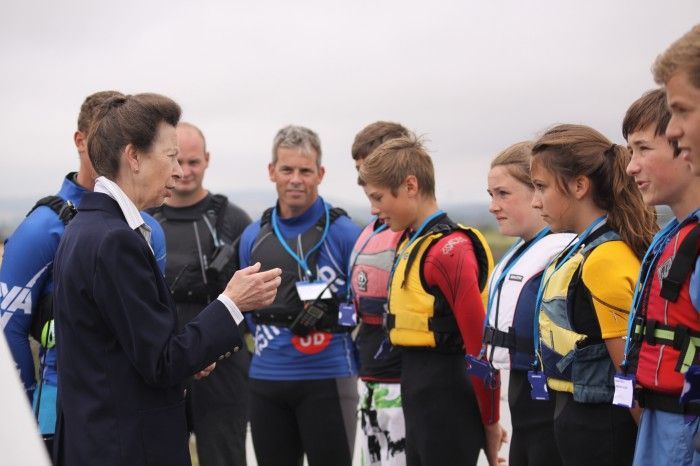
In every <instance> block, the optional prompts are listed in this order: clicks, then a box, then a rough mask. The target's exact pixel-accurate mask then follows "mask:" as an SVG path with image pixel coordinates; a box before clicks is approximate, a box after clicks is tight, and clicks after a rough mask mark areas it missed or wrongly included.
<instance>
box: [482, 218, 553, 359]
mask: <svg viewBox="0 0 700 466" xmlns="http://www.w3.org/2000/svg"><path fill="white" fill-rule="evenodd" d="M550 231H551V230H550V229H549V227H546V228H543V229H542V230H540V231H539V232H538V233H537V235H535V237H534V238H533V239H532V240H531V241H529V242H528V243H527V246H525V247H523V246H524V245H525V242H524V241H523V240H522V239H519V240H518V241H516V242H515V244H514V245H513V246H511V247H510V249H508V251H506V253H505V254H504V256H503V257H504V259H503V260H504V261H507V262H508V264H507V265H506V266H505V267H504V269H503V271H502V272H501V273H500V274H499V275H498V278H496V274H493V275H491V282H490V283H489V298H488V301H487V305H486V317H485V319H484V332H485V331H486V328H487V327H488V325H489V318H490V317H491V310H492V309H493V301H494V299H495V297H496V293H497V292H498V289H499V288H500V287H501V285H502V284H503V282H504V281H505V279H506V277H507V276H508V273H510V270H511V269H512V268H513V267H514V266H515V264H517V263H518V260H520V258H521V257H522V256H523V255H525V252H527V250H528V249H530V248H531V247H532V246H534V245H535V243H537V242H538V241H539V240H541V239H542V238H544V237H545V236H547V235H548V234H549V232H550ZM511 253H513V255H512V257H510V254H511ZM504 263H505V262H504ZM494 279H495V280H494ZM496 326H497V323H496ZM484 354H486V343H484V344H483V345H482V347H481V354H480V357H483V356H484Z"/></svg>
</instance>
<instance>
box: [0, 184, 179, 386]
mask: <svg viewBox="0 0 700 466" xmlns="http://www.w3.org/2000/svg"><path fill="white" fill-rule="evenodd" d="M86 192H87V190H86V189H85V188H83V187H82V186H80V185H78V184H76V183H75V182H73V173H69V174H68V176H66V177H65V178H64V180H63V184H62V185H61V189H60V190H59V191H58V196H59V197H60V198H62V199H64V200H67V201H70V202H72V203H73V205H75V206H78V205H79V203H80V200H81V199H82V197H83V194H85V193H86ZM141 215H142V216H143V219H144V221H145V222H146V223H147V224H148V225H149V226H150V227H151V229H152V231H153V233H152V236H151V243H152V246H153V251H154V254H155V256H156V259H157V261H158V266H159V267H160V269H161V271H164V270H165V234H164V233H163V229H162V228H161V226H160V224H159V223H158V222H157V221H156V220H155V219H154V218H153V217H151V216H150V215H148V214H146V213H143V212H142V213H141ZM64 228H65V225H63V221H62V220H61V219H60V218H59V217H58V215H57V214H56V213H55V212H54V211H53V210H52V209H51V208H50V207H48V206H42V207H39V208H37V209H35V210H34V211H33V212H32V213H31V214H30V215H29V216H28V217H27V218H25V219H24V220H23V221H22V223H21V224H20V225H19V226H18V227H17V229H16V230H15V231H14V233H12V235H11V236H10V237H9V238H8V239H7V241H6V242H5V251H4V256H3V260H2V265H1V266H0V330H2V331H3V333H4V334H5V337H6V338H7V343H8V345H9V347H10V351H11V353H12V357H13V358H14V360H15V364H16V365H17V368H18V370H19V375H20V378H21V379H22V383H23V384H24V388H25V390H27V393H28V395H29V396H30V398H31V397H32V395H33V391H34V389H35V388H36V381H35V378H34V360H33V359H32V353H31V350H30V347H29V328H30V324H31V321H32V314H33V313H34V312H36V310H37V308H38V305H39V301H40V300H41V299H42V298H43V297H44V296H46V295H48V294H49V293H51V292H52V290H53V277H52V266H53V259H54V256H55V255H56V250H57V249H58V243H59V242H60V240H61V236H62V235H63V230H64ZM39 358H40V360H41V358H45V361H44V362H45V368H44V372H43V380H44V383H47V384H49V385H56V384H57V376H56V349H55V347H54V348H52V349H50V350H48V351H43V350H42V351H41V352H40V355H39Z"/></svg>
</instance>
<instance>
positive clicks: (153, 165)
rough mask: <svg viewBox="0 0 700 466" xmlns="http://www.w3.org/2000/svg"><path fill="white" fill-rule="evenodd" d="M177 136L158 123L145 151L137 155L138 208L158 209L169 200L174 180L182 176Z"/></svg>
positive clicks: (169, 128) (166, 126) (163, 124)
mask: <svg viewBox="0 0 700 466" xmlns="http://www.w3.org/2000/svg"><path fill="white" fill-rule="evenodd" d="M177 154H178V148H177V134H176V133H175V127H174V126H172V125H169V124H167V123H164V122H161V123H160V124H159V125H158V132H157V133H156V137H155V140H154V141H153V144H152V145H151V149H150V150H149V151H148V152H144V153H141V154H139V158H140V159H141V160H140V164H139V180H140V184H141V196H139V197H140V198H141V204H142V205H139V206H138V207H139V209H148V208H151V207H158V206H160V205H161V204H163V202H164V201H165V198H166V197H170V195H171V192H172V190H173V188H174V187H175V181H176V179H177V178H179V177H181V176H182V168H181V167H180V164H179V163H178V161H177Z"/></svg>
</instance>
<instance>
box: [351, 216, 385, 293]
mask: <svg viewBox="0 0 700 466" xmlns="http://www.w3.org/2000/svg"><path fill="white" fill-rule="evenodd" d="M376 220H377V219H376V217H373V218H372V222H375V221H376ZM386 228H387V227H386V223H382V224H381V225H379V227H378V228H377V229H376V230H374V231H373V232H372V233H371V234H370V235H369V236H368V237H367V239H366V240H365V241H364V242H363V243H362V245H361V246H360V248H359V249H358V250H357V253H355V255H354V257H353V258H352V261H350V265H349V266H348V281H350V280H352V269H353V268H355V264H356V263H357V258H358V257H360V254H362V252H363V251H364V250H365V248H366V247H367V244H369V241H370V240H371V239H372V238H374V236H375V235H377V234H379V233H381V232H382V231H384V230H386ZM351 285H352V284H351V283H348V287H347V293H346V296H345V297H346V300H347V301H346V302H348V303H349V302H351V301H352V286H351Z"/></svg>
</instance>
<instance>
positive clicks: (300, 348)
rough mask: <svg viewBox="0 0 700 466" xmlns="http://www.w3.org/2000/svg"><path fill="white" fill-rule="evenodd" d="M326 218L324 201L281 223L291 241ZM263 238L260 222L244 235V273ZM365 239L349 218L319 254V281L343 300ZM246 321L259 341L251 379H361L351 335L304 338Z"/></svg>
mask: <svg viewBox="0 0 700 466" xmlns="http://www.w3.org/2000/svg"><path fill="white" fill-rule="evenodd" d="M328 207H329V208H330V207H331V206H330V205H328ZM322 215H325V211H324V201H323V199H321V198H320V197H319V198H318V199H317V200H316V202H314V204H313V205H312V206H311V207H310V208H309V209H308V210H307V211H306V212H304V213H303V214H301V215H300V216H298V217H292V218H286V219H282V218H280V219H278V225H279V228H280V231H281V233H282V235H283V236H284V237H285V238H288V239H289V238H294V237H297V236H299V235H301V234H303V233H304V232H306V231H307V230H308V229H310V228H312V227H314V226H315V225H316V223H317V222H318V221H319V219H320V218H321V216H322ZM259 232H260V220H258V221H257V222H255V223H252V224H250V225H249V226H248V228H246V229H245V231H244V232H243V234H242V235H241V243H240V262H241V268H243V267H247V266H248V265H251V264H250V262H251V250H252V248H253V244H254V242H255V239H256V237H257V236H258V233H259ZM359 235H360V227H358V226H357V225H355V224H354V223H352V221H351V220H350V219H349V218H348V217H345V216H342V217H338V218H337V219H336V220H335V221H334V222H333V223H332V224H331V226H330V228H329V231H328V236H327V237H326V240H325V241H324V243H323V245H322V246H321V247H320V248H319V252H318V260H317V265H316V276H317V277H318V278H319V279H321V280H323V281H326V282H329V281H334V284H333V285H331V291H333V293H334V294H336V295H337V296H345V293H346V289H347V284H346V282H347V270H348V265H349V264H348V263H349V260H350V255H351V253H352V248H353V245H354V244H355V241H356V240H357V237H358V236H359ZM246 320H247V322H248V325H249V326H250V328H251V330H252V332H253V334H254V335H255V352H254V354H253V360H252V362H251V366H250V377H251V378H254V379H262V380H313V379H327V378H335V377H347V376H351V375H355V374H357V359H356V354H355V348H354V345H353V342H352V338H351V337H350V335H349V334H348V333H326V332H315V333H311V334H310V335H308V336H306V337H300V336H298V335H294V334H292V332H290V331H289V329H288V328H285V327H277V326H274V325H255V324H254V323H253V322H252V319H251V318H250V317H248V316H246Z"/></svg>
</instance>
